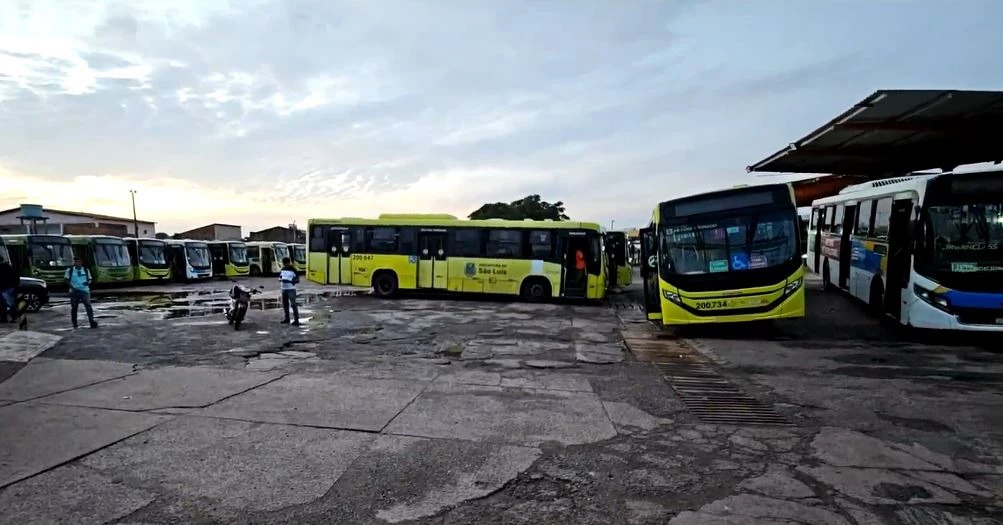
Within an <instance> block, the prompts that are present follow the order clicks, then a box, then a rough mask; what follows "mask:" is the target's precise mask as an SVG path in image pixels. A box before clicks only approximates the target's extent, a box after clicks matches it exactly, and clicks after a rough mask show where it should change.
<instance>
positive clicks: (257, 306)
mask: <svg viewBox="0 0 1003 525" xmlns="http://www.w3.org/2000/svg"><path fill="white" fill-rule="evenodd" d="M273 293H274V292H273ZM227 294H228V290H208V291H206V290H200V291H192V292H148V291H140V292H127V293H116V294H108V295H103V296H102V297H101V300H100V302H95V304H94V310H95V311H101V312H153V313H159V314H161V316H160V317H161V319H182V318H189V317H208V316H215V315H222V314H223V313H224V312H226V309H227V308H228V307H229V305H230V298H229V296H228V295H227ZM344 295H345V292H344V291H336V292H300V293H298V294H297V296H296V304H297V305H298V306H299V311H300V314H301V315H303V314H307V315H310V314H312V313H313V312H312V310H310V309H309V308H304V306H305V305H309V304H315V303H317V302H320V301H322V300H324V299H327V298H328V297H333V296H344ZM281 308H282V300H281V299H280V298H279V297H278V296H268V297H252V299H251V303H250V308H249V311H248V315H249V316H250V315H251V314H252V312H254V311H265V310H279V309H281ZM98 316H99V317H106V316H109V314H103V315H101V314H99V315H98ZM301 318H302V317H301Z"/></svg>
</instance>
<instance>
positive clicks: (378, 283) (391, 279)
mask: <svg viewBox="0 0 1003 525" xmlns="http://www.w3.org/2000/svg"><path fill="white" fill-rule="evenodd" d="M373 293H374V294H375V295H376V297H379V298H381V299H386V298H389V297H393V296H394V295H396V294H397V275H396V274H394V273H393V272H390V271H382V272H377V273H376V275H374V276H373Z"/></svg>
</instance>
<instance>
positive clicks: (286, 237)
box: [247, 226, 306, 244]
mask: <svg viewBox="0 0 1003 525" xmlns="http://www.w3.org/2000/svg"><path fill="white" fill-rule="evenodd" d="M247 240H248V241H268V242H285V243H295V244H306V232H305V231H303V230H301V229H299V228H290V227H282V226H276V227H274V228H268V229H266V230H261V231H257V232H251V234H250V235H249V236H248V237H247Z"/></svg>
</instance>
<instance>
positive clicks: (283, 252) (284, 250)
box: [273, 244, 289, 263]
mask: <svg viewBox="0 0 1003 525" xmlns="http://www.w3.org/2000/svg"><path fill="white" fill-rule="evenodd" d="M273 246H274V247H275V262H278V263H281V262H282V259H285V258H286V257H289V248H288V247H287V246H285V245H282V244H275V245H273Z"/></svg>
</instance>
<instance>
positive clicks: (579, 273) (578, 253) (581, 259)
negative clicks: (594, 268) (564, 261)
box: [575, 248, 587, 288]
mask: <svg viewBox="0 0 1003 525" xmlns="http://www.w3.org/2000/svg"><path fill="white" fill-rule="evenodd" d="M585 275H586V274H585V252H583V251H582V250H581V248H579V249H577V250H575V278H576V280H577V281H578V284H580V285H581V287H582V288H585V283H586V282H587V279H586V277H585Z"/></svg>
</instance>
